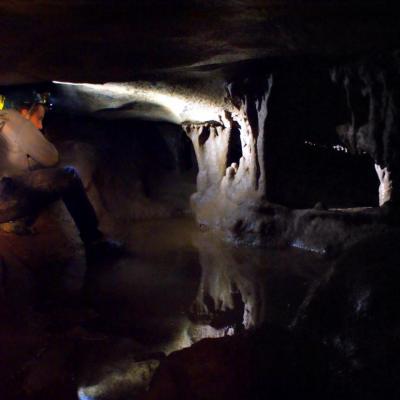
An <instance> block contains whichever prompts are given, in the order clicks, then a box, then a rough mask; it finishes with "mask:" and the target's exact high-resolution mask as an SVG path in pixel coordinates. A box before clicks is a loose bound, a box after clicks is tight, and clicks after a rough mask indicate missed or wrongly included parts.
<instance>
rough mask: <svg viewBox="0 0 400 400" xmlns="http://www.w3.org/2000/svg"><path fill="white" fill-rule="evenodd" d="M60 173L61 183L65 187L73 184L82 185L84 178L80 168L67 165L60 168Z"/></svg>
mask: <svg viewBox="0 0 400 400" xmlns="http://www.w3.org/2000/svg"><path fill="white" fill-rule="evenodd" d="M57 175H58V179H59V184H61V187H63V188H64V189H68V188H70V187H71V186H76V185H82V180H81V177H80V175H79V172H78V170H77V169H76V168H75V167H73V166H66V167H63V168H60V170H59V173H58V174H57Z"/></svg>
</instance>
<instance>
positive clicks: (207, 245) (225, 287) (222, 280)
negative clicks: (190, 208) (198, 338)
mask: <svg viewBox="0 0 400 400" xmlns="http://www.w3.org/2000/svg"><path fill="white" fill-rule="evenodd" d="M194 245H195V246H196V249H197V250H198V252H199V259H200V264H201V271H202V273H201V281H200V285H199V289H198V293H197V296H196V299H195V302H194V304H193V306H192V310H191V311H192V313H193V315H194V316H197V317H198V320H199V321H203V322H206V321H208V322H209V323H210V325H214V326H216V327H218V326H221V325H224V324H225V326H230V327H231V330H230V332H232V328H233V327H234V326H235V327H236V329H240V326H239V324H240V325H241V326H243V327H244V328H245V329H249V328H254V327H256V326H259V325H260V324H261V323H262V322H263V321H264V316H265V286H264V284H263V283H262V280H260V279H258V276H257V275H258V272H259V271H258V268H257V267H258V266H257V260H254V259H253V260H252V258H248V259H247V262H243V261H244V260H241V259H240V258H238V257H235V255H236V254H235V253H236V252H238V251H240V250H238V249H235V248H232V247H231V246H228V245H227V244H225V243H223V242H222V240H221V239H220V238H219V237H217V235H216V234H214V233H201V234H198V235H196V237H195V239H194ZM236 256H237V255H236ZM245 260H246V257H245ZM252 261H253V262H252Z"/></svg>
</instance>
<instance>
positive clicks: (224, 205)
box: [184, 76, 272, 226]
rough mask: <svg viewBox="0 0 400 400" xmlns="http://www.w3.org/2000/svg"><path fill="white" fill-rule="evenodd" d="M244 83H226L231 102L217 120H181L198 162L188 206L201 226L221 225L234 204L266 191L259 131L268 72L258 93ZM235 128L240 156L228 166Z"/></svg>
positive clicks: (269, 85)
mask: <svg viewBox="0 0 400 400" xmlns="http://www.w3.org/2000/svg"><path fill="white" fill-rule="evenodd" d="M245 87H246V86H240V88H237V87H235V85H234V84H232V85H229V86H228V87H227V99H226V101H227V103H228V104H230V105H232V107H230V110H229V111H225V112H224V113H223V114H222V115H220V120H219V121H211V122H208V123H205V124H185V125H184V130H185V131H186V133H187V135H188V136H189V137H190V139H191V140H192V143H193V146H194V150H195V152H196V157H197V161H198V166H199V173H198V177H197V192H196V193H195V194H194V195H193V196H192V206H193V208H194V211H195V213H196V216H197V219H198V220H199V222H201V223H204V224H206V225H214V226H215V225H217V226H222V225H223V224H224V222H223V221H224V218H225V217H227V216H228V215H231V213H234V212H235V209H236V208H237V207H238V206H241V205H243V203H246V202H250V201H253V202H254V201H257V200H261V199H263V198H264V197H265V196H266V193H267V188H266V171H265V160H264V145H265V144H264V134H265V132H264V131H265V122H266V118H267V103H268V98H269V95H270V92H271V88H272V76H269V77H268V79H267V80H266V82H265V81H264V90H263V91H262V92H261V94H254V93H252V92H251V91H249V92H246V91H244V90H243V88H245ZM237 133H238V134H239V135H240V144H241V157H240V159H239V160H238V162H232V163H230V164H229V165H228V160H229V159H230V154H229V151H230V143H231V142H232V140H233V137H232V136H233V135H234V134H237Z"/></svg>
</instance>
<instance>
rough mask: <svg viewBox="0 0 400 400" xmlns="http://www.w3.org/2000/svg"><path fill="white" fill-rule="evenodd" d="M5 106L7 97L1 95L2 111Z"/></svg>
mask: <svg viewBox="0 0 400 400" xmlns="http://www.w3.org/2000/svg"><path fill="white" fill-rule="evenodd" d="M5 104H6V97H5V96H3V95H2V94H0V111H1V110H2V109H3V108H4V105H5Z"/></svg>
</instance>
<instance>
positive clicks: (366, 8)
mask: <svg viewBox="0 0 400 400" xmlns="http://www.w3.org/2000/svg"><path fill="white" fill-rule="evenodd" d="M398 17H399V14H398V12H397V11H396V9H395V7H394V6H391V5H390V4H389V3H387V4H386V3H385V2H382V1H324V2H320V1H268V0H264V1H261V0H229V1H218V0H213V1H211V0H209V1H207V0H187V1H184V2H182V1H178V0H170V1H163V0H146V1H145V0H140V1H130V2H128V1H113V2H109V1H92V0H86V1H78V0H71V1H57V0H51V1H50V0H37V1H28V0H24V1H22V0H16V1H6V0H2V1H0V28H1V31H0V32H1V37H0V85H3V86H4V85H18V84H25V83H37V82H50V81H63V82H81V83H83V82H85V83H105V82H139V81H140V82H147V84H150V85H159V84H160V82H161V83H162V85H164V86H163V90H169V89H168V88H170V87H171V85H172V86H174V87H176V86H175V85H176V83H179V85H181V86H182V87H184V88H189V91H190V90H191V91H192V92H195V93H199V94H200V97H201V96H202V95H203V96H205V97H207V96H208V97H209V98H212V97H213V98H218V96H219V97H220V98H221V93H220V87H221V82H224V81H226V80H227V79H230V77H232V76H236V75H238V74H241V73H243V71H245V70H248V69H249V68H250V67H252V68H253V67H254V65H259V66H261V68H263V66H264V65H265V63H268V62H271V60H277V59H279V58H282V57H283V58H285V57H286V58H287V57H304V56H307V57H313V56H317V57H323V58H333V59H336V58H343V57H344V58H348V57H350V58H351V57H354V56H358V55H362V54H369V53H374V52H376V51H385V50H389V51H390V50H392V49H395V48H396V46H397V44H398V39H399V33H400V25H399V24H398ZM165 85H166V86H165ZM179 85H178V87H179ZM81 89H82V88H80V89H76V90H77V91H79V90H80V91H82V90H81ZM73 91H74V89H72V92H73ZM69 92H71V90H70V91H69ZM89 92H90V91H89ZM97 95H98V93H97V94H96V95H94V94H93V91H92V95H90V93H89V94H88V93H86V98H85V99H84V100H82V96H81V97H80V99H81V100H80V104H79V106H80V107H83V108H85V107H86V108H87V109H89V110H91V111H93V110H96V111H99V110H101V109H103V108H105V99H107V98H110V96H109V95H108V97H107V95H104V94H103V95H102V97H101V96H100V97H101V98H100V99H99V98H98V96H97ZM119 95H121V93H117V95H116V97H118V96H119ZM96 96H97V97H96ZM124 96H125V97H124ZM135 102H136V103H135ZM78 103H79V102H78ZM127 104H130V105H131V107H130V109H131V110H132V109H133V108H135V104H137V106H136V109H137V112H138V113H139V112H144V114H145V113H146V110H143V102H142V101H139V100H138V99H135V98H134V97H133V98H132V97H129V96H128V98H126V92H123V93H122V100H121V101H119V102H118V101H117V104H114V106H115V108H117V109H118V112H120V113H122V114H124V113H126V111H127V110H128V111H129V107H127ZM75 105H76V104H75ZM132 105H133V106H132ZM151 107H152V109H151V110H150V111H149V113H150V114H159V115H163V119H166V120H171V121H173V122H176V121H175V120H176V119H177V118H176V116H171V115H169V114H168V113H169V112H170V111H169V110H165V107H164V104H160V103H157V102H155V103H154V104H152V105H151ZM152 110H153V111H152ZM147 111H148V110H147ZM178 119H179V118H178ZM178 122H179V121H178Z"/></svg>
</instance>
